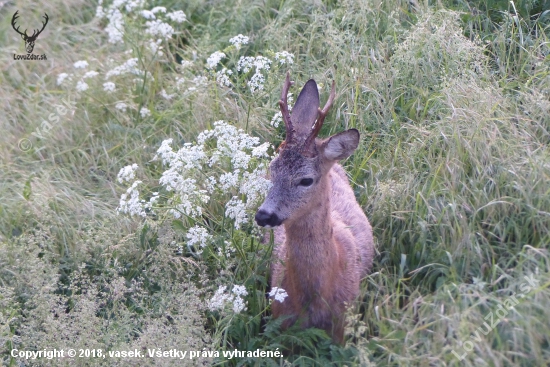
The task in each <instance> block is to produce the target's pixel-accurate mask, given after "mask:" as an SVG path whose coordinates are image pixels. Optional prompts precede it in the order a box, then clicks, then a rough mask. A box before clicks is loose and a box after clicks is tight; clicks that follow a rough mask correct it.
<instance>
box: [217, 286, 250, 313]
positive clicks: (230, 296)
mask: <svg viewBox="0 0 550 367" xmlns="http://www.w3.org/2000/svg"><path fill="white" fill-rule="evenodd" d="M226 289H227V286H220V288H219V289H218V290H217V291H216V293H215V294H214V296H213V297H212V298H211V299H210V302H209V303H208V308H209V309H210V310H212V311H215V310H221V309H223V308H224V307H225V305H226V304H228V303H233V312H235V313H240V312H241V311H243V310H246V302H245V300H244V299H243V298H242V296H246V295H248V292H247V291H246V289H245V287H244V286H241V285H235V286H233V291H232V293H225V290H226Z"/></svg>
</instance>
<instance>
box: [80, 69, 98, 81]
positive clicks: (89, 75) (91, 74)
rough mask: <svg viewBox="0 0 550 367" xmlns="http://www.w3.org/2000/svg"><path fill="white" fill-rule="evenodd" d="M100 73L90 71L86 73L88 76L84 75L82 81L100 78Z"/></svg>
mask: <svg viewBox="0 0 550 367" xmlns="http://www.w3.org/2000/svg"><path fill="white" fill-rule="evenodd" d="M98 75H99V73H98V72H97V71H93V70H92V71H88V72H86V74H84V76H83V77H82V79H86V78H93V77H96V76H98Z"/></svg>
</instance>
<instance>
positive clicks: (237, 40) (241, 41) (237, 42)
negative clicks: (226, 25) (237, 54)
mask: <svg viewBox="0 0 550 367" xmlns="http://www.w3.org/2000/svg"><path fill="white" fill-rule="evenodd" d="M249 40H250V38H248V37H247V36H243V35H242V34H239V35H238V36H235V37H233V38H230V39H229V42H230V43H231V44H233V45H234V46H235V48H236V49H237V50H240V48H241V46H242V45H247V44H248V41H249Z"/></svg>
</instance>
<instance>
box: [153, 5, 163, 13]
mask: <svg viewBox="0 0 550 367" xmlns="http://www.w3.org/2000/svg"><path fill="white" fill-rule="evenodd" d="M151 13H153V14H156V13H166V8H165V7H164V6H155V7H154V8H153V9H151Z"/></svg>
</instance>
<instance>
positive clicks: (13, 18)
mask: <svg viewBox="0 0 550 367" xmlns="http://www.w3.org/2000/svg"><path fill="white" fill-rule="evenodd" d="M18 13H19V10H17V11H16V12H15V14H13V17H12V18H11V26H12V27H13V29H14V30H15V31H16V32H17V33H19V34H20V35H22V36H25V35H26V33H27V30H25V34H23V33H21V31H20V30H19V27H17V28H15V21H16V20H17V18H19V14H18Z"/></svg>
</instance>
